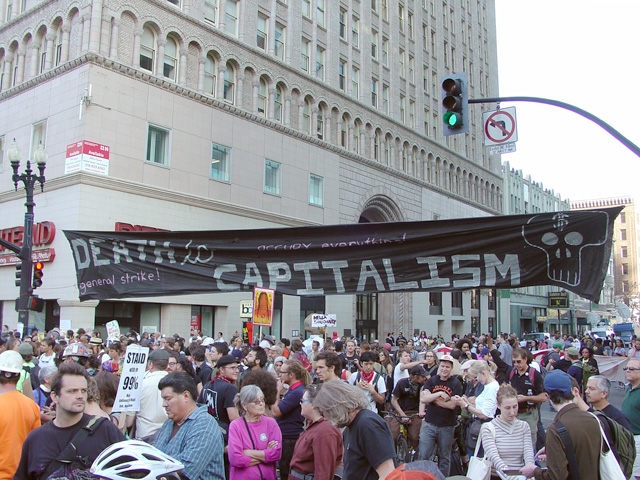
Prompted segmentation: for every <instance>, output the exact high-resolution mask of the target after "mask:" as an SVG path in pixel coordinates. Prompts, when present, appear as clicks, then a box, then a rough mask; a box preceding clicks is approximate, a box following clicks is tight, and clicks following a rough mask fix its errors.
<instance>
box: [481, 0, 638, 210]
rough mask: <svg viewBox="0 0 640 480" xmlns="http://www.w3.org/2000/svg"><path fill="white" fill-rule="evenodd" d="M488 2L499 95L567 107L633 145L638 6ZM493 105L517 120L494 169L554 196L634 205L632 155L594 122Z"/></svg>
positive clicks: (559, 0) (588, 1)
mask: <svg viewBox="0 0 640 480" xmlns="http://www.w3.org/2000/svg"><path fill="white" fill-rule="evenodd" d="M495 1H496V24H497V37H498V68H499V83H500V85H499V88H500V96H502V97H505V96H516V95H517V96H530V97H546V98H551V99H553V100H559V101H563V102H566V103H569V104H572V105H575V106H577V107H579V108H582V109H583V110H586V111H588V112H590V113H592V114H593V115H596V116H598V117H600V118H601V119H602V120H604V121H605V122H607V123H609V125H611V126H612V127H613V128H615V129H616V130H618V131H619V132H620V133H622V134H623V135H624V136H626V137H627V138H628V139H629V140H631V141H632V142H633V143H635V144H636V145H638V146H640V56H639V52H640V24H639V23H638V20H639V19H640V1H638V0H607V1H602V0H599V1H593V0H582V1H576V0H540V1H536V2H534V1H524V0H495ZM501 106H502V107H503V108H504V107H507V106H515V107H516V113H517V123H518V142H517V143H516V152H514V153H509V154H504V155H502V161H503V162H505V161H508V162H509V163H510V164H511V167H512V168H516V169H520V170H522V171H523V174H524V175H525V176H526V175H531V178H532V180H534V181H537V182H542V183H543V184H544V187H545V188H549V189H553V190H554V191H555V193H560V195H561V196H562V198H563V199H567V198H569V199H570V200H583V199H590V198H608V197H618V196H634V197H635V199H636V201H640V195H639V194H636V192H637V190H638V186H640V157H638V156H636V155H635V154H634V153H632V152H631V151H630V150H628V149H627V148H626V147H625V146H624V145H622V144H621V143H620V142H618V140H616V139H615V138H614V137H612V136H611V135H610V134H609V133H607V132H606V131H605V130H603V129H602V128H600V127H599V126H597V125H596V124H595V123H593V122H591V121H590V120H587V119H586V118H584V117H581V116H579V115H577V114H575V113H573V112H569V111H566V110H563V109H561V108H558V107H552V106H548V105H540V104H533V103H523V102H517V103H516V102H513V103H511V102H509V103H506V102H505V103H503V104H502V105H501ZM492 108H493V106H492Z"/></svg>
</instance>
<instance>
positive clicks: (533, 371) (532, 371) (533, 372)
mask: <svg viewBox="0 0 640 480" xmlns="http://www.w3.org/2000/svg"><path fill="white" fill-rule="evenodd" d="M515 373H516V368H515V367H513V368H512V369H511V373H510V374H509V383H511V379H512V378H513V376H514V375H515ZM535 378H536V369H535V368H533V367H531V366H530V367H529V380H531V388H533V387H534V386H535V384H536V382H535Z"/></svg>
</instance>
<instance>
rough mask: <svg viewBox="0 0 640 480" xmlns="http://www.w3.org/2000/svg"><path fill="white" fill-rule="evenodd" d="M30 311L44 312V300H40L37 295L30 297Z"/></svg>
mask: <svg viewBox="0 0 640 480" xmlns="http://www.w3.org/2000/svg"><path fill="white" fill-rule="evenodd" d="M29 310H33V311H34V312H42V310H44V299H42V298H40V297H39V296H37V295H32V296H31V297H29Z"/></svg>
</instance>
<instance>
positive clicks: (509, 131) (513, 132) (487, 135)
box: [482, 107, 518, 145]
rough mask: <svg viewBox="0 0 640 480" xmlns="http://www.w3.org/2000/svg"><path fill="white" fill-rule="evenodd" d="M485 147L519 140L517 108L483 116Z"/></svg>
mask: <svg viewBox="0 0 640 480" xmlns="http://www.w3.org/2000/svg"><path fill="white" fill-rule="evenodd" d="M482 123H483V130H484V144H485V145H504V144H507V143H515V142H516V141H517V140H518V131H517V128H516V107H507V108H503V109H501V110H495V111H493V112H485V113H483V114H482Z"/></svg>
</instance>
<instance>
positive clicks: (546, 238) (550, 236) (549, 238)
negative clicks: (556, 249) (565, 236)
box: [542, 232, 558, 245]
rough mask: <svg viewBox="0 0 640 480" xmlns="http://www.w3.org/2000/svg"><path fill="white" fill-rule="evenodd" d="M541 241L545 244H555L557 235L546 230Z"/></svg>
mask: <svg viewBox="0 0 640 480" xmlns="http://www.w3.org/2000/svg"><path fill="white" fill-rule="evenodd" d="M542 243H544V244H545V245H555V244H556V243H558V236H557V235H556V234H555V233H551V232H547V233H545V234H544V235H543V236H542Z"/></svg>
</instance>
